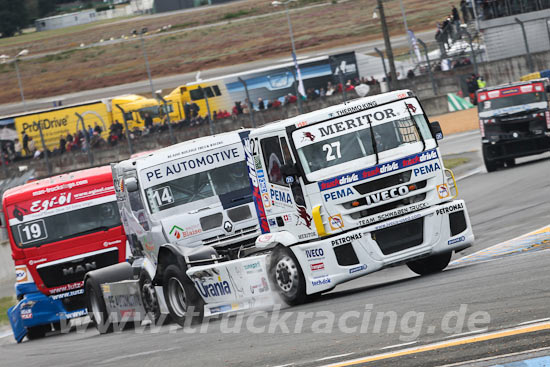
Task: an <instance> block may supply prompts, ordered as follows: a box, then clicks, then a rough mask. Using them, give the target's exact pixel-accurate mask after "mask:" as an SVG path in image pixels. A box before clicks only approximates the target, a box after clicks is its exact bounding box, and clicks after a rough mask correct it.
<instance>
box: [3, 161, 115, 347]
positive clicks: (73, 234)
mask: <svg viewBox="0 0 550 367" xmlns="http://www.w3.org/2000/svg"><path fill="white" fill-rule="evenodd" d="M3 209H4V215H5V220H6V223H7V230H8V235H9V241H10V245H11V250H12V258H13V260H14V262H15V272H16V284H15V292H16V296H17V300H18V303H17V304H16V305H15V306H14V307H12V308H10V309H9V310H8V316H9V319H10V323H11V326H12V329H13V334H14V337H15V339H16V340H17V341H18V342H20V341H22V340H23V338H24V337H25V335H26V336H27V337H28V338H29V339H36V338H39V337H42V336H44V335H45V334H46V332H48V331H50V330H52V326H53V327H54V328H55V329H59V328H60V327H61V322H62V320H70V319H73V318H75V317H80V316H85V315H87V309H86V303H85V299H84V289H83V283H84V274H85V273H86V272H87V271H90V270H93V269H98V268H103V267H105V266H108V265H113V264H117V263H119V262H122V261H124V260H125V258H126V235H125V232H124V230H123V228H122V224H121V221H120V215H119V212H118V208H117V204H116V198H115V190H114V187H113V181H112V174H111V169H110V167H108V166H107V167H98V168H92V169H88V170H83V171H78V172H73V173H68V174H64V175H60V176H54V177H50V178H46V179H42V180H38V181H35V182H31V183H27V184H25V185H22V186H19V187H15V188H13V189H10V190H8V191H6V192H5V193H4V196H3Z"/></svg>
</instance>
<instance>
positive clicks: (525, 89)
mask: <svg viewBox="0 0 550 367" xmlns="http://www.w3.org/2000/svg"><path fill="white" fill-rule="evenodd" d="M534 92H544V84H542V83H533V84H527V85H518V86H517V87H510V88H503V89H496V90H491V91H488V92H481V93H479V94H478V96H477V98H478V102H483V101H487V100H490V99H496V98H503V97H510V96H517V95H520V94H529V93H534Z"/></svg>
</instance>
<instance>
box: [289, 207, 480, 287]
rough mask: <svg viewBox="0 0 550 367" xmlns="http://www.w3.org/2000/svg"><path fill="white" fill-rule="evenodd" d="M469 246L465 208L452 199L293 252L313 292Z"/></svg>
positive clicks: (471, 235)
mask: <svg viewBox="0 0 550 367" xmlns="http://www.w3.org/2000/svg"><path fill="white" fill-rule="evenodd" d="M473 242H474V235H473V232H472V228H471V224H470V219H469V216H468V212H467V209H466V204H465V203H464V201H462V200H455V201H452V202H449V203H446V204H443V205H437V206H433V207H430V208H427V209H424V210H421V211H418V212H415V213H413V214H409V215H407V216H404V217H400V218H396V219H393V220H388V221H385V222H382V223H377V224H374V225H371V226H368V227H364V228H360V229H356V230H353V231H349V232H346V233H345V234H343V235H339V236H331V237H329V238H326V239H322V240H320V241H315V242H310V243H306V244H299V245H295V246H292V247H291V249H292V250H293V252H294V254H295V255H296V258H297V259H298V261H299V262H300V265H301V267H302V271H303V273H304V277H305V279H306V292H307V293H308V294H313V293H318V292H323V291H327V290H329V289H332V288H334V287H335V286H336V285H337V284H340V283H343V282H346V281H348V280H351V279H354V278H358V277H360V276H363V275H366V274H369V273H372V272H375V271H378V270H380V269H383V268H386V267H389V266H395V265H400V264H404V263H407V262H409V261H411V260H415V259H419V258H422V257H427V256H430V255H435V254H441V253H445V252H450V251H454V252H456V251H460V250H463V249H465V248H467V247H470V246H471V245H472V244H473ZM313 255H315V256H313Z"/></svg>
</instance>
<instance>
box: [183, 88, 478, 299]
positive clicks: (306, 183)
mask: <svg viewBox="0 0 550 367" xmlns="http://www.w3.org/2000/svg"><path fill="white" fill-rule="evenodd" d="M442 137H443V135H442V132H441V128H440V127H439V123H437V122H432V123H429V122H428V118H427V116H426V114H425V113H424V111H423V109H422V106H421V105H420V103H419V101H418V100H417V98H416V97H415V96H414V95H413V93H412V92H410V91H407V90H404V91H395V92H391V93H386V94H382V95H378V96H373V97H367V98H361V99H356V100H354V101H350V102H348V103H344V104H341V105H337V106H333V107H329V108H325V109H322V110H319V111H315V112H311V113H308V114H305V115H301V116H297V117H294V118H291V119H287V120H284V121H280V122H275V123H272V124H269V125H266V126H264V127H262V128H259V129H256V130H253V131H252V132H251V133H250V144H249V147H250V151H251V153H252V161H250V163H249V164H250V166H253V167H254V170H253V171H251V173H252V175H251V182H252V183H253V185H254V187H253V189H254V193H255V195H254V199H255V203H256V206H257V208H258V209H259V210H258V213H259V215H260V217H259V220H260V226H261V227H262V229H263V228H264V227H263V225H264V224H265V222H266V221H267V224H268V226H269V232H270V233H265V232H266V231H263V232H264V233H263V234H262V235H260V236H259V237H258V239H257V240H256V249H257V250H258V251H261V250H263V251H266V253H264V254H262V255H257V256H252V257H248V258H246V259H238V260H233V261H227V262H223V263H218V264H210V265H203V266H196V267H192V268H189V269H188V270H187V274H188V275H189V277H190V278H191V279H193V280H194V281H195V283H196V284H201V287H203V288H206V289H211V288H215V287H217V285H218V284H220V282H221V283H223V284H226V283H224V282H227V284H230V286H229V287H228V289H227V291H225V292H217V293H216V295H215V297H214V296H212V295H211V294H209V295H208V297H204V294H202V295H203V300H204V301H205V302H206V303H209V302H215V303H216V304H217V305H218V307H220V308H222V309H231V305H232V304H233V303H234V302H236V301H238V299H239V293H238V290H239V289H242V288H243V285H242V284H239V283H238V280H240V279H246V278H247V276H248V277H250V276H252V275H253V276H254V280H255V281H256V283H257V282H258V280H259V279H262V278H264V277H267V278H268V279H269V280H270V285H271V287H272V289H273V290H275V291H277V292H278V293H279V294H280V296H281V297H282V298H283V300H284V301H285V302H287V303H289V304H299V303H302V302H304V301H306V300H307V299H308V298H309V296H312V295H316V294H319V293H321V292H326V291H329V290H331V289H333V288H334V287H335V286H336V285H338V284H340V283H343V282H346V281H348V280H351V279H354V278H357V277H360V276H363V275H366V274H369V273H372V272H374V271H377V270H380V269H383V268H386V267H390V266H396V265H400V264H407V265H408V267H409V268H410V269H411V270H412V271H414V272H416V273H417V274H420V275H425V274H430V273H435V272H438V271H441V270H443V269H444V268H445V267H446V266H447V265H448V264H449V261H450V259H451V255H452V253H453V252H457V251H461V250H463V249H465V248H467V247H469V246H471V245H472V243H473V241H474V235H473V233H472V229H471V225H470V220H469V217H468V213H467V210H466V205H465V203H464V201H462V200H454V199H455V198H456V196H457V189H456V183H455V180H454V177H453V175H452V172H451V171H449V170H446V169H445V168H444V166H443V160H442V157H441V154H440V152H439V148H438V142H437V140H439V139H441V138H442ZM258 191H259V192H258ZM253 259H256V260H257V261H256V262H255V264H257V266H256V267H253V268H250V265H249V264H254V263H252V262H251V260H253ZM242 261H246V264H248V265H247V266H249V268H248V269H247V268H246V266H244V270H245V271H244V272H243V269H241V267H240V266H239V262H242ZM264 264H265V265H264ZM265 266H266V267H267V268H265ZM237 270H239V272H237ZM247 270H248V271H247ZM264 271H265V273H262V272H264ZM235 281H237V282H235ZM249 282H252V283H253V282H254V281H250V280H249ZM234 283H236V285H235V287H234V288H233V284H234Z"/></svg>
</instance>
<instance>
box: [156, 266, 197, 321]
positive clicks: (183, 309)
mask: <svg viewBox="0 0 550 367" xmlns="http://www.w3.org/2000/svg"><path fill="white" fill-rule="evenodd" d="M162 289H163V291H164V299H165V301H166V305H167V306H168V310H169V311H170V317H171V318H172V320H174V321H175V322H177V323H178V324H179V325H180V326H182V327H184V326H185V324H186V322H187V324H196V323H200V322H202V318H203V316H204V301H203V300H202V298H201V297H200V295H199V294H198V292H197V290H196V289H195V286H194V285H193V282H191V279H189V277H188V276H187V274H185V272H184V271H183V270H182V269H180V267H179V266H177V265H169V266H168V267H167V268H166V270H165V271H164V274H163V275H162ZM189 312H193V314H190V313H189ZM189 318H191V319H190V320H189Z"/></svg>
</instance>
